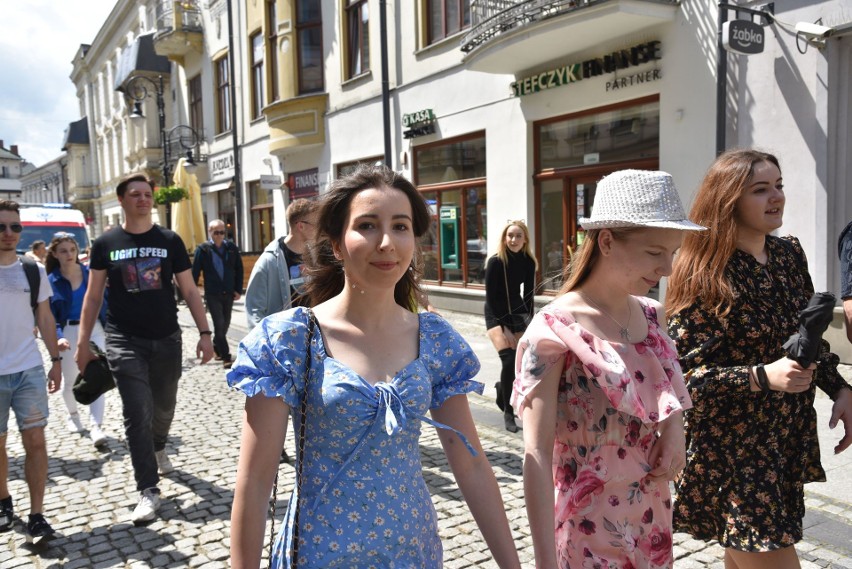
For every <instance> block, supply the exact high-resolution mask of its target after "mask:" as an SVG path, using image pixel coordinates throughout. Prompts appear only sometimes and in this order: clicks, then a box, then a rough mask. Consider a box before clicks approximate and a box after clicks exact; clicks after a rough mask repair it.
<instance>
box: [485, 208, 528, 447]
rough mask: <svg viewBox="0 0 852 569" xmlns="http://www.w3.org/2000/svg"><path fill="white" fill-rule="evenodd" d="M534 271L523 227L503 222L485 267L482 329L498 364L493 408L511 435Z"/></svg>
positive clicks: (513, 427) (514, 429)
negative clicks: (518, 355) (500, 413)
mask: <svg viewBox="0 0 852 569" xmlns="http://www.w3.org/2000/svg"><path fill="white" fill-rule="evenodd" d="M537 268H538V262H537V261H536V259H535V255H533V253H532V250H531V249H530V230H529V229H528V228H527V224H526V223H524V222H523V221H521V220H515V221H509V222H507V223H506V226H505V227H504V228H503V231H502V232H501V233H500V241H499V244H498V245H497V254H495V255H494V256H492V257H491V258H490V259H488V264H487V265H486V266H485V326H486V328H487V329H488V338H489V339H490V340H491V343H492V344H494V349H495V350H497V354H498V355H499V356H500V363H501V365H502V369H501V371H500V383H499V384H497V405H498V406H499V407H500V408H501V409H502V410H503V422H504V424H505V426H506V430H507V431H510V432H512V433H517V432H518V426H517V425H516V424H515V412H514V410H513V409H512V406H511V404H510V403H509V399H510V398H511V396H512V383H513V382H514V381H515V348H516V347H517V345H518V339H519V338H520V337H521V335H522V334H523V333H524V330H526V329H527V323H528V322H529V321H530V320H531V319H532V315H533V311H534V303H533V297H534V294H535V272H536V269H537ZM522 289H523V293H522Z"/></svg>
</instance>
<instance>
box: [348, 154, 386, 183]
mask: <svg viewBox="0 0 852 569" xmlns="http://www.w3.org/2000/svg"><path fill="white" fill-rule="evenodd" d="M384 161H385V157H384V156H373V157H372V158H363V159H361V160H354V161H352V162H342V163H340V164H338V165H337V177H338V178H342V177H343V176H347V175H349V174H351V173H352V172H354V171H355V169H356V168H358V166H360V165H361V164H379V163H383V162H384Z"/></svg>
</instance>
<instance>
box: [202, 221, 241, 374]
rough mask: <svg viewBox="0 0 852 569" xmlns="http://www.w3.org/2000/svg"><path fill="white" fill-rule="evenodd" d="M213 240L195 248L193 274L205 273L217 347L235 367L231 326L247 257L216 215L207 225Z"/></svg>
mask: <svg viewBox="0 0 852 569" xmlns="http://www.w3.org/2000/svg"><path fill="white" fill-rule="evenodd" d="M207 234H208V235H209V236H210V240H209V241H207V242H206V243H202V244H201V245H199V246H198V247H197V248H196V249H195V255H194V258H193V261H192V278H193V280H195V282H196V284H197V283H198V277H199V276H200V275H204V300H205V302H206V304H207V311H208V312H210V318H211V319H212V320H213V349H214V351H215V352H216V358H217V359H220V360H222V363H223V365H224V367H225V369H229V368H230V367H231V348H230V346H228V328H230V326H231V311H232V310H233V308H234V301H235V300H239V299H240V296H242V294H243V261H242V258H241V257H240V250H239V248H238V247H237V245H236V244H235V243H234V242H233V241H229V240H228V239H225V222H224V221H222V220H221V219H214V220H213V221H211V222H210V223H209V224H208V225H207Z"/></svg>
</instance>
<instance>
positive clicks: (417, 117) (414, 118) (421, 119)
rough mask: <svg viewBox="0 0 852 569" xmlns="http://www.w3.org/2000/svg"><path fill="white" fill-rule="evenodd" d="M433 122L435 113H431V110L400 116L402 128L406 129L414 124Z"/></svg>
mask: <svg viewBox="0 0 852 569" xmlns="http://www.w3.org/2000/svg"><path fill="white" fill-rule="evenodd" d="M434 120H435V113H433V112H432V109H423V110H422V111H417V112H416V113H409V114H407V115H402V126H404V127H405V128H408V127H410V126H414V125H416V124H423V123H430V122H432V121H434Z"/></svg>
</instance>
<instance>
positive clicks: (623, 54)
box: [511, 41, 663, 97]
mask: <svg viewBox="0 0 852 569" xmlns="http://www.w3.org/2000/svg"><path fill="white" fill-rule="evenodd" d="M661 46H662V43H661V42H659V41H649V42H647V43H642V44H639V45H635V46H633V47H631V48H629V49H622V50H619V51H614V52H612V53H609V54H607V55H604V56H603V57H598V58H594V59H587V60H586V61H583V62H581V63H570V64H568V65H565V66H563V67H558V68H556V69H550V70H547V71H542V72H541V73H538V74H536V75H530V76H529V77H525V78H523V79H520V80H518V81H515V82H514V83H512V85H511V87H512V94H513V95H514V96H515V97H523V96H524V95H531V94H533V93H538V92H539V91H544V90H546V89H553V88H554V87H561V86H562V85H568V84H569V83H575V82H577V81H580V80H582V79H588V78H589V77H597V76H600V75H604V74H606V73H614V72H616V71H618V70H619V69H627V68H629V67H635V66H637V65H642V64H643V63H647V62H649V61H654V60H658V59H662V58H663V56H662V54H661V52H660V47H661Z"/></svg>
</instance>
